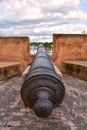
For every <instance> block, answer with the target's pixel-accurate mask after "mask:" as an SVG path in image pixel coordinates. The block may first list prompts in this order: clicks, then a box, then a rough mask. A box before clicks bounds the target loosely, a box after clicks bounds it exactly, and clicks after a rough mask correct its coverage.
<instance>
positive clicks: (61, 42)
mask: <svg viewBox="0 0 87 130" xmlns="http://www.w3.org/2000/svg"><path fill="white" fill-rule="evenodd" d="M52 60H53V61H54V63H55V64H56V66H58V68H59V69H60V70H61V71H62V72H63V64H62V61H64V60H87V35H83V34H53V56H52Z"/></svg>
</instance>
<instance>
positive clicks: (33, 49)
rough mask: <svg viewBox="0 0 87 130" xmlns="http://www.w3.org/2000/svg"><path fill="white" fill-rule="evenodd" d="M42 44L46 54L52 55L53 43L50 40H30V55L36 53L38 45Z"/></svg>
mask: <svg viewBox="0 0 87 130" xmlns="http://www.w3.org/2000/svg"><path fill="white" fill-rule="evenodd" d="M40 44H43V45H44V46H45V48H46V51H47V54H48V55H53V43H52V42H31V43H30V55H35V54H36V53H37V48H38V45H40Z"/></svg>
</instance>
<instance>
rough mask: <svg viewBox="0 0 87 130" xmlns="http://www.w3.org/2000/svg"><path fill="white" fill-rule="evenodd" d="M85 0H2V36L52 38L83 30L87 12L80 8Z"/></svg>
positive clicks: (0, 31)
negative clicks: (54, 34)
mask: <svg viewBox="0 0 87 130" xmlns="http://www.w3.org/2000/svg"><path fill="white" fill-rule="evenodd" d="M81 1H82V0H60V1H58V0H51V1H50V0H36V1H35V0H15V1H13V0H1V1H0V35H28V36H30V37H31V40H32V39H34V40H39V36H40V37H41V38H40V40H41V39H44V37H45V39H47V40H48V39H50V38H51V36H52V34H53V33H80V32H82V31H83V30H87V24H86V22H87V17H86V13H87V12H83V10H80V8H79V5H80V4H81ZM35 36H36V37H37V38H36V37H35ZM34 37H35V38H34ZM46 37H47V38H46ZM49 37H50V38H49Z"/></svg>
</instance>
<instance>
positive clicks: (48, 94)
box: [21, 45, 65, 118]
mask: <svg viewBox="0 0 87 130" xmlns="http://www.w3.org/2000/svg"><path fill="white" fill-rule="evenodd" d="M64 95H65V88H64V85H63V83H62V81H61V80H60V78H59V77H58V75H57V73H56V72H55V69H54V66H53V64H52V62H51V60H50V58H49V56H48V55H47V53H46V50H45V48H44V46H43V45H40V46H39V47H38V50H37V53H36V56H35V58H34V60H33V62H32V64H31V67H30V70H29V73H28V76H27V78H26V80H25V81H24V83H23V85H22V88H21V97H22V100H23V101H24V103H25V105H26V106H27V107H30V108H31V109H33V110H34V112H35V114H36V115H37V116H38V117H41V118H46V117H48V116H49V115H50V114H51V112H52V110H53V108H55V107H57V106H59V105H60V104H61V102H62V101H63V99H64Z"/></svg>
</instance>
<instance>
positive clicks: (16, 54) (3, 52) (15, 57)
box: [0, 37, 32, 65]
mask: <svg viewBox="0 0 87 130" xmlns="http://www.w3.org/2000/svg"><path fill="white" fill-rule="evenodd" d="M29 51H30V42H29V38H28V37H0V61H21V62H23V63H24V65H26V63H27V62H29V61H31V59H32V58H31V56H30V54H29Z"/></svg>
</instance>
